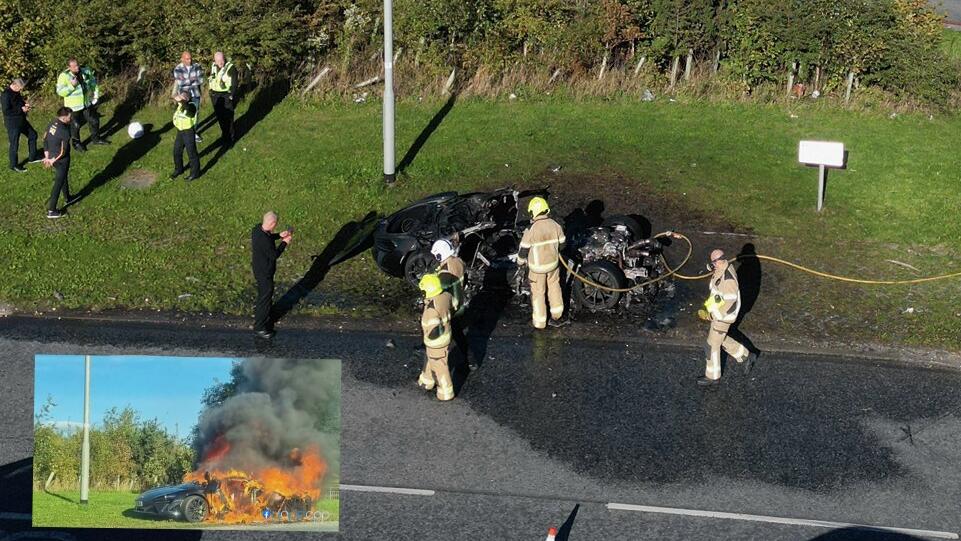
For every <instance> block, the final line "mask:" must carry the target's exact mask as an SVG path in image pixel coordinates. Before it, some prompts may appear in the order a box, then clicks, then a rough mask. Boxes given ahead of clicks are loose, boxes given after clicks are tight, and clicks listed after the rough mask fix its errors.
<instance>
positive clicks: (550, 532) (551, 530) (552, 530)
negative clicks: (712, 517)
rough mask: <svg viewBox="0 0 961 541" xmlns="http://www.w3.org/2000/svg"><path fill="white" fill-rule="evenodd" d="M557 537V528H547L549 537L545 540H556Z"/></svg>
mask: <svg viewBox="0 0 961 541" xmlns="http://www.w3.org/2000/svg"><path fill="white" fill-rule="evenodd" d="M556 538H557V528H555V527H553V526H551V527H550V528H548V529H547V539H545V540H544V541H554V540H555V539H556Z"/></svg>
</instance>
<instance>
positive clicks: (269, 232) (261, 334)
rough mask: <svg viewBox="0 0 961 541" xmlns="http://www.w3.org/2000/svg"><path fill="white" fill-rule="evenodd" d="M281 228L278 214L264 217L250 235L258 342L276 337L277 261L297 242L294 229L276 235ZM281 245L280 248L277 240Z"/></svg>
mask: <svg viewBox="0 0 961 541" xmlns="http://www.w3.org/2000/svg"><path fill="white" fill-rule="evenodd" d="M276 228H277V213H275V212H273V211H271V212H268V213H266V214H264V218H263V220H262V221H261V222H260V223H259V224H257V225H255V226H254V228H253V229H252V230H251V231H250V252H251V254H250V255H251V265H250V266H251V268H252V270H253V271H254V281H255V282H256V283H257V302H256V304H255V305H254V333H256V335H257V337H258V338H263V339H270V338H273V337H274V334H275V332H274V329H273V321H271V310H272V309H273V303H274V273H275V272H277V259H278V258H279V257H280V255H281V254H283V253H284V250H285V249H286V248H287V245H289V244H290V241H291V240H292V239H293V236H294V235H293V229H292V228H289V227H288V228H287V230H286V231H282V232H280V233H274V229H276ZM278 239H279V240H280V244H279V245H278V244H277V240H278Z"/></svg>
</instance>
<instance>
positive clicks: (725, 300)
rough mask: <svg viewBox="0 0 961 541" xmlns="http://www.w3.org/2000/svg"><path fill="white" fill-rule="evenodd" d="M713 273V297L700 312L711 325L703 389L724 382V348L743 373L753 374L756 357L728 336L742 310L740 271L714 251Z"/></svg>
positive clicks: (719, 251) (712, 260) (699, 314)
mask: <svg viewBox="0 0 961 541" xmlns="http://www.w3.org/2000/svg"><path fill="white" fill-rule="evenodd" d="M708 266H709V267H711V268H713V270H714V274H713V275H712V276H711V281H710V288H711V292H710V296H708V298H707V300H706V301H705V302H704V309H703V310H699V311H698V316H700V318H701V319H703V320H706V321H709V322H710V323H711V329H710V331H709V332H708V335H707V347H706V348H705V350H704V353H705V355H706V356H707V360H706V361H707V366H706V368H705V369H704V376H702V377H700V378H698V379H697V384H698V385H701V386H703V387H707V386H711V385H716V384H717V383H718V382H719V381H720V379H721V349H723V350H724V351H726V352H727V354H728V355H730V356H732V357H733V358H734V360H736V361H737V362H738V364H741V365H742V366H743V368H744V373H745V374H747V373H750V371H751V368H752V366H753V365H754V360H755V358H756V355H755V354H754V353H753V352H751V351H748V349H747V348H746V347H744V345H743V344H741V343H739V342H738V341H737V340H734V339H733V338H731V337H730V336H728V330H730V328H731V325H732V324H733V323H734V322H735V321H736V320H737V315H738V312H739V311H740V309H741V291H740V288H739V286H738V283H737V272H736V271H735V270H734V267H733V266H732V265H731V264H730V263H729V262H728V261H727V260H726V259H724V252H722V251H721V250H714V251H713V252H711V263H710V265H708Z"/></svg>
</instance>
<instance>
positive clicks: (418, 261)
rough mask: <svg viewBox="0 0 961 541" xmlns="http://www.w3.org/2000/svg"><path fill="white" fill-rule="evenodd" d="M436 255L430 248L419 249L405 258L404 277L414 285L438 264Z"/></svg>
mask: <svg viewBox="0 0 961 541" xmlns="http://www.w3.org/2000/svg"><path fill="white" fill-rule="evenodd" d="M436 261H437V260H436V259H434V255H433V254H431V253H430V252H429V251H428V250H418V251H416V252H413V253H411V254H408V255H407V257H406V258H405V259H404V278H405V279H406V280H407V281H408V282H409V283H410V284H411V285H413V286H417V285H418V283H420V279H421V277H422V276H424V275H425V274H427V272H429V271H430V270H431V269H432V268H434V266H435V265H436Z"/></svg>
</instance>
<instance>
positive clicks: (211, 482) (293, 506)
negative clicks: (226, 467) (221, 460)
mask: <svg viewBox="0 0 961 541" xmlns="http://www.w3.org/2000/svg"><path fill="white" fill-rule="evenodd" d="M312 506H313V503H312V500H311V498H310V497H309V496H307V495H292V496H287V495H284V494H280V493H278V492H272V491H265V490H264V488H263V485H262V484H261V483H260V482H258V481H257V480H255V479H251V478H250V477H240V476H238V477H226V478H224V479H219V480H218V479H212V478H210V477H209V476H208V477H207V478H206V482H204V483H196V482H190V483H183V484H180V485H170V486H162V487H156V488H152V489H150V490H148V491H146V492H143V493H142V494H140V495H139V496H137V500H136V506H135V508H134V510H135V511H136V512H137V513H140V514H144V515H152V516H154V517H157V518H163V519H170V520H183V521H186V522H192V523H196V522H204V521H206V520H220V519H223V518H224V517H225V516H226V515H227V514H228V513H231V512H233V511H243V512H249V511H250V510H255V511H256V513H257V515H258V516H259V517H269V516H276V517H285V520H288V521H294V520H298V519H303V518H304V517H306V516H307V515H308V513H309V512H310V510H311V509H312Z"/></svg>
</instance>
